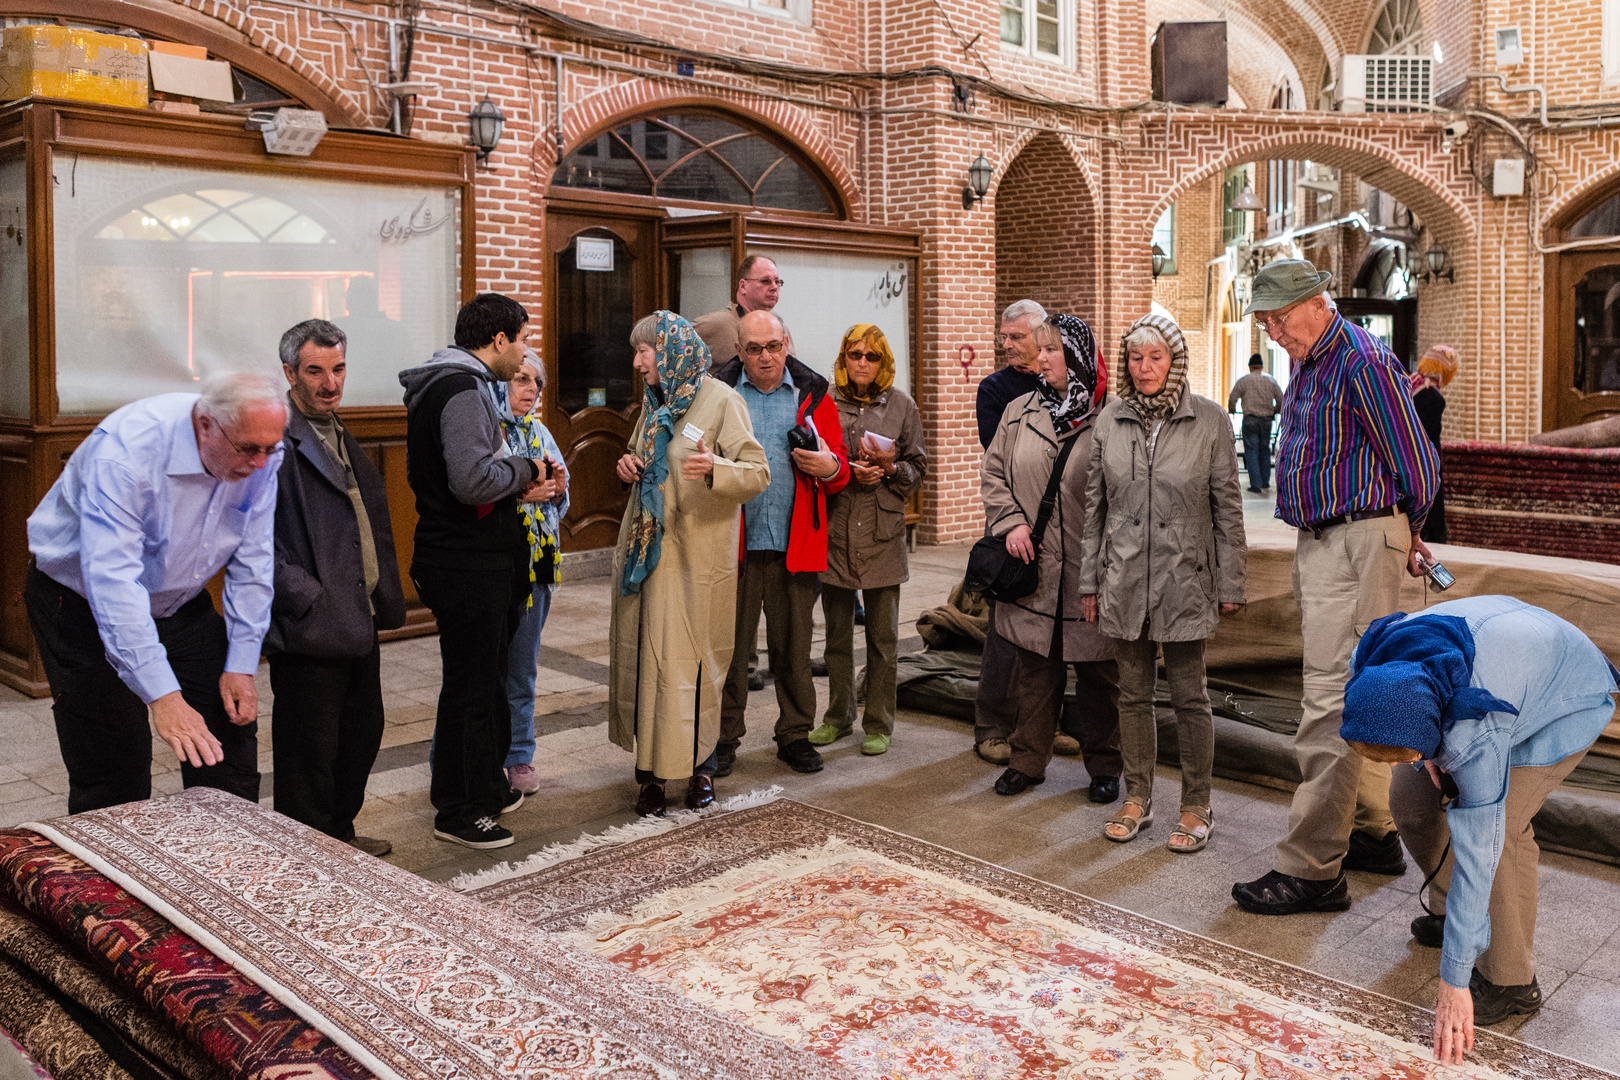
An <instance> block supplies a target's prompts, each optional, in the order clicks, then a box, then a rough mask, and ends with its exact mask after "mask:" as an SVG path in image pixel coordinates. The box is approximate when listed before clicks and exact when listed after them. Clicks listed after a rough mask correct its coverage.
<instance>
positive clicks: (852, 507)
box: [821, 386, 928, 589]
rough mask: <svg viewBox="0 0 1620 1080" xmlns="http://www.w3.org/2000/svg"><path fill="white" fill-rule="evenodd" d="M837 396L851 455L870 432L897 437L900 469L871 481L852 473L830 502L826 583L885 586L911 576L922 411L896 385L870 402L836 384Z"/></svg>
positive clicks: (921, 467)
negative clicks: (911, 518)
mask: <svg viewBox="0 0 1620 1080" xmlns="http://www.w3.org/2000/svg"><path fill="white" fill-rule="evenodd" d="M832 398H833V402H834V403H835V404H837V406H838V423H839V426H840V427H841V428H842V429H843V432H844V447H845V449H847V450H848V451H849V460H850V461H854V460H855V459H856V458H858V457H859V456H860V453H861V440H862V439H864V438H865V437H866V435H867V433H868V432H870V433H872V434H873V435H883V436H886V437H888V438H890V439H893V440H894V445H895V448H896V449H895V456H894V466H895V474H894V475H893V476H891V477H890V478H889V479H887V480H882V481H879V482H878V483H876V484H874V485H872V486H871V487H865V486H863V485H861V484H857V483H856V482H855V481H854V479H853V478H851V480H850V482H849V483H848V484H846V485H845V486H844V490H842V491H840V492H839V493H838V494H836V495H834V496H833V497H832V499H831V500H830V501H829V503H828V506H827V569H826V570H824V571H822V574H821V581H822V584H824V585H836V586H837V587H838V588H840V589H882V588H886V587H888V586H890V585H899V584H901V583H902V582H904V581H905V580H906V578H907V577H909V576H910V573H911V571H910V569H909V568H908V567H907V564H906V500H907V499H909V498H910V497H911V493H912V492H913V491H916V490H917V489H918V488H919V487H921V486H922V482H923V473H925V472H926V471H927V470H928V452H927V451H926V450H924V449H923V430H922V416H921V414H920V413H918V411H917V403H916V402H915V401H912V400H911V396H910V395H909V394H907V393H906V392H905V391H903V390H901V389H900V388H899V387H895V386H891V387H889V388H888V389H887V390H885V391H883V393H881V394H879V395H878V396H877V398H876V399H875V400H874V401H872V402H871V403H870V404H866V405H863V404H861V403H860V402H858V401H852V400H850V399H849V398H847V397H845V396H844V393H843V391H841V390H839V389H837V388H836V387H835V388H834V389H833V391H832Z"/></svg>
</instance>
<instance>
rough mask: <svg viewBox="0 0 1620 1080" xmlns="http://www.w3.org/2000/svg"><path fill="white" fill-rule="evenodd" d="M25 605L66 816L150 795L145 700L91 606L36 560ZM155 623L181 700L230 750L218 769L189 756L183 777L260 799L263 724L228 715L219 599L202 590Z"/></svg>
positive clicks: (149, 738)
mask: <svg viewBox="0 0 1620 1080" xmlns="http://www.w3.org/2000/svg"><path fill="white" fill-rule="evenodd" d="M23 601H24V603H25V604H26V605H27V607H28V621H29V623H30V624H31V625H32V626H33V628H34V640H35V642H37V643H38V645H39V655H40V659H41V660H42V661H43V662H44V664H45V677H46V679H48V680H49V681H50V684H51V697H52V704H51V713H52V715H53V716H54V717H55V718H56V741H57V743H58V744H59V745H60V746H61V748H62V762H63V764H65V765H66V766H67V772H68V813H70V814H82V813H84V812H85V811H86V810H99V809H100V808H102V807H104V806H117V805H119V804H120V803H126V802H135V801H137V800H140V799H146V798H150V797H151V795H152V729H151V726H150V725H149V723H148V721H147V709H146V703H145V702H143V701H142V700H141V699H140V698H139V697H138V696H137V695H136V694H135V692H134V691H133V690H131V689H130V688H129V687H128V686H126V685H125V684H124V680H122V679H120V678H119V677H118V673H117V672H115V671H114V670H113V666H112V664H110V663H108V662H107V654H106V650H105V647H104V646H103V645H102V642H101V634H100V632H99V631H98V630H97V629H96V619H95V616H94V615H93V614H92V613H91V611H90V604H89V602H88V601H86V600H85V598H84V597H82V596H80V595H79V594H78V593H76V592H74V591H73V590H72V589H70V588H68V587H67V586H66V585H63V584H61V583H60V582H58V581H55V580H53V579H51V578H50V577H47V576H46V575H45V574H43V573H41V572H40V571H39V569H38V568H37V567H34V566H30V567H29V568H28V579H27V581H26V582H25V584H24V586H23ZM154 621H155V622H156V623H157V632H158V640H159V641H161V642H162V643H163V648H164V649H165V650H166V651H167V652H168V654H169V667H170V668H172V669H173V670H174V675H175V678H176V679H178V680H179V681H180V696H181V697H183V698H184V699H185V702H186V704H187V705H190V706H191V707H192V708H193V709H196V710H197V712H198V713H199V714H201V716H202V718H203V721H204V722H205V723H206V724H207V725H208V730H209V731H210V732H212V733H213V735H214V738H216V739H218V740H219V744H220V746H221V747H222V748H223V749H224V751H225V757H224V760H223V761H221V762H220V763H219V764H217V765H204V766H202V767H200V768H199V767H194V766H192V765H189V764H187V763H185V762H181V763H180V778H181V780H182V782H183V783H184V784H185V786H186V787H188V788H189V787H211V788H219V789H220V790H221V791H228V792H230V793H231V794H233V795H239V796H241V797H242V798H244V799H251V800H253V801H254V802H257V801H258V799H259V725H258V722H257V721H254V722H253V723H251V724H244V725H242V726H240V727H238V726H237V725H235V724H233V723H231V721H230V719H229V717H227V716H226V714H225V701H224V699H223V698H221V697H220V695H219V677H220V676H221V675H223V674H224V673H225V655H226V651H227V649H228V647H229V642H228V640H227V638H226V635H225V620H224V618H223V617H221V615H220V614H219V612H217V611H215V610H214V599H213V597H211V596H209V595H208V593H207V592H201V593H198V594H197V595H196V596H195V597H193V598H192V599H190V600H188V601H187V602H186V603H185V605H184V606H182V607H181V608H180V610H179V611H176V612H175V613H174V614H173V615H170V616H168V617H167V618H163V619H157V620H154Z"/></svg>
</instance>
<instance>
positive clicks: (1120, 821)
mask: <svg viewBox="0 0 1620 1080" xmlns="http://www.w3.org/2000/svg"><path fill="white" fill-rule="evenodd" d="M1128 806H1134V807H1136V808H1137V809H1138V810H1140V811H1142V813H1141V815H1140V816H1136V817H1133V816H1132V815H1130V814H1127V813H1126V812H1125V808H1126V807H1128ZM1151 824H1153V803H1152V801H1151V800H1150V801H1148V802H1142V801H1141V800H1140V799H1126V800H1125V805H1124V806H1121V807H1120V808H1119V813H1117V814H1115V815H1114V816H1113V817H1111V818H1109V819H1108V820H1107V821H1105V822H1103V839H1105V840H1112V841H1113V842H1114V843H1116V844H1128V843H1130V842H1131V841H1132V840H1135V839H1136V834H1137V833H1139V832H1141V831H1142V830H1143V829H1145V828H1147V827H1148V826H1149V825H1151ZM1110 825H1118V826H1120V827H1121V828H1123V829H1128V830H1129V831H1128V832H1127V833H1126V834H1125V835H1124V836H1115V835H1114V834H1113V833H1111V832H1109V831H1108V826H1110Z"/></svg>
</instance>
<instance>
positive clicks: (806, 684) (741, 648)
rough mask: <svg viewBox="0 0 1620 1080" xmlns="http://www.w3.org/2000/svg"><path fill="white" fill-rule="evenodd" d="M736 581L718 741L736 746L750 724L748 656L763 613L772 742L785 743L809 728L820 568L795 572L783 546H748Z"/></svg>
mask: <svg viewBox="0 0 1620 1080" xmlns="http://www.w3.org/2000/svg"><path fill="white" fill-rule="evenodd" d="M741 569H742V580H741V581H739V582H738V583H737V636H736V644H735V645H734V647H733V649H732V653H731V670H729V671H728V672H726V689H725V693H724V694H722V695H721V698H720V742H719V745H721V746H730V747H732V748H735V747H736V746H737V744H738V743H739V742H741V741H742V737H743V735H744V734H745V733H746V732H747V730H748V728H747V725H746V722H745V715H744V714H745V713H746V712H747V710H748V658H749V657H750V656H752V655H754V652H755V650H756V649H758V647H759V617H760V615H761V613H763V614H764V616H765V653H766V655H767V656H768V657H770V662H771V674H772V676H774V677H775V679H776V707H777V709H778V710H779V711H778V713H777V717H776V742H777V745H778V746H786V745H787V744H788V743H790V742H795V741H797V740H799V739H802V738H805V737H806V736H808V735H809V734H810V727H811V724H812V723H814V721H815V715H816V684H815V683H814V682H812V681H811V679H810V637H811V634H812V632H813V626H812V623H811V612H812V611H813V610H814V608H815V603H816V584H817V582H818V581H819V579H820V576H821V575H819V574H813V573H794V572H792V571H790V570H789V569H788V568H787V553H786V552H784V551H750V552H749V553H748V557H747V558H746V559H744V560H743V564H742V568H741Z"/></svg>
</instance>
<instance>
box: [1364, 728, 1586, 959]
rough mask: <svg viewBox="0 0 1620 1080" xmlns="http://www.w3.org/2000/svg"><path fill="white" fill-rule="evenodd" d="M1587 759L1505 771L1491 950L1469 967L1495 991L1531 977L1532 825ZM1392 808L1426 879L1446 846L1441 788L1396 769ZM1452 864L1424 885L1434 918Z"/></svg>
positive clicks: (1535, 856) (1537, 854)
mask: <svg viewBox="0 0 1620 1080" xmlns="http://www.w3.org/2000/svg"><path fill="white" fill-rule="evenodd" d="M1585 756H1586V751H1585V750H1581V751H1578V752H1576V753H1573V754H1571V755H1569V757H1567V758H1565V759H1564V760H1562V761H1560V762H1557V763H1556V764H1553V765H1539V766H1520V767H1519V768H1516V769H1509V770H1508V790H1507V824H1506V830H1505V834H1504V835H1505V838H1504V840H1503V843H1502V858H1501V860H1500V861H1498V862H1497V864H1496V877H1495V878H1493V879H1492V880H1491V899H1490V907H1489V913H1490V919H1491V944H1490V948H1488V949H1486V950H1485V951H1484V952H1483V953H1481V954H1480V955H1479V959H1477V960H1475V961H1474V966H1475V967H1476V968H1478V969H1479V973H1480V974H1481V975H1483V976H1485V977H1486V978H1487V979H1489V980H1490V981H1491V982H1493V983H1495V984H1496V985H1498V986H1523V985H1525V984H1526V983H1528V982H1529V981H1530V980H1531V979H1533V978H1535V975H1536V954H1535V949H1534V947H1533V941H1534V937H1535V932H1536V867H1537V866H1538V865H1539V863H1540V861H1541V848H1540V847H1538V846H1537V845H1536V831H1535V829H1533V828H1531V826H1530V819H1531V818H1533V817H1535V816H1536V813H1537V811H1539V810H1540V809H1541V804H1542V803H1544V802H1546V801H1547V796H1548V795H1549V794H1551V793H1552V790H1553V789H1554V788H1556V787H1557V786H1558V785H1559V784H1561V783H1563V781H1564V777H1566V776H1568V775H1569V774H1570V772H1571V771H1573V770H1574V768H1575V766H1577V765H1579V764H1580V763H1581V759H1582V758H1583V757H1585ZM1383 767H1384V768H1388V766H1383ZM1389 802H1390V809H1391V810H1393V811H1394V813H1395V823H1396V824H1397V825H1399V826H1400V828H1401V840H1402V842H1404V843H1405V844H1406V850H1408V851H1410V852H1411V853H1412V858H1413V859H1415V860H1416V861H1417V864H1418V869H1420V870H1422V871H1423V876H1424V877H1428V876H1429V875H1430V874H1431V873H1434V868H1435V865H1436V864H1438V863H1439V862H1440V858H1441V855H1442V854H1443V853H1444V852H1445V849H1446V845H1447V844H1449V843H1450V842H1451V829H1450V828H1449V827H1448V826H1447V824H1446V812H1445V811H1444V810H1442V809H1441V808H1440V789H1439V788H1437V787H1435V786H1434V782H1433V781H1432V780H1430V779H1429V774H1428V772H1427V771H1426V770H1423V769H1413V768H1410V767H1409V766H1405V765H1397V766H1395V779H1394V781H1393V783H1391V784H1390V790H1389ZM1452 865H1453V860H1452V859H1451V858H1450V857H1447V858H1446V862H1445V867H1444V868H1443V869H1442V870H1441V871H1440V872H1439V873H1438V874H1435V876H1434V881H1433V882H1432V883H1430V885H1429V910H1431V911H1433V912H1434V913H1435V914H1436V915H1444V914H1445V913H1446V893H1447V892H1448V891H1449V890H1450V889H1451V868H1452Z"/></svg>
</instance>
